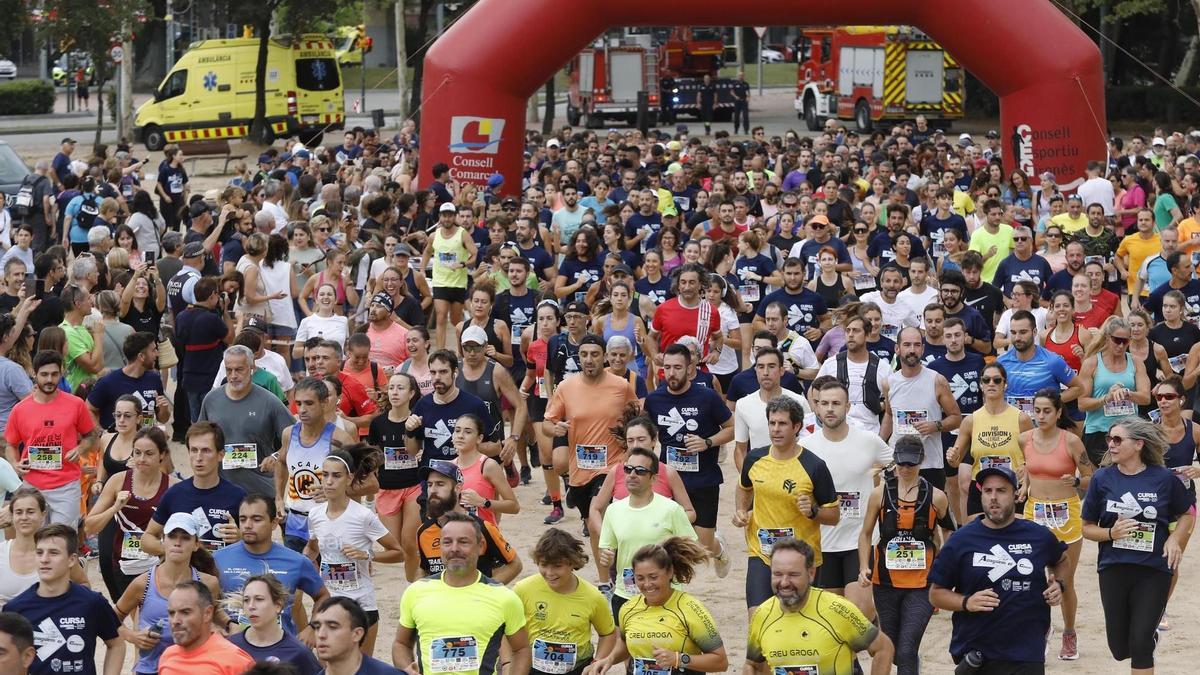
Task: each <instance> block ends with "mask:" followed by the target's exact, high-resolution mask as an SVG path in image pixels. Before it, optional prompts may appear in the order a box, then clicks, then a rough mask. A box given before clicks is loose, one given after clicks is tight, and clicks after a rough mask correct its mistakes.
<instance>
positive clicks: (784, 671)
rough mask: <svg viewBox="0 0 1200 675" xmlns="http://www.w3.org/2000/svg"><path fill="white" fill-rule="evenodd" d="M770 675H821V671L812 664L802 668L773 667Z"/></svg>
mask: <svg viewBox="0 0 1200 675" xmlns="http://www.w3.org/2000/svg"><path fill="white" fill-rule="evenodd" d="M771 675H821V669H820V667H818V666H817V665H816V664H813V663H806V664H804V665H802V666H775V667H774V668H773V669H771Z"/></svg>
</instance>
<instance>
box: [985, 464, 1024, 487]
mask: <svg viewBox="0 0 1200 675" xmlns="http://www.w3.org/2000/svg"><path fill="white" fill-rule="evenodd" d="M988 476H1001V477H1003V478H1004V480H1006V481H1008V482H1010V483H1012V486H1013V489H1019V488H1020V487H1021V486H1020V483H1019V482H1018V481H1017V474H1015V473H1013V470H1012V469H1010V468H1008V467H1007V466H989V467H986V468H983V469H980V470H979V473H977V474H975V483H976V484H977V485H983V481H984V479H986V478H987V477H988Z"/></svg>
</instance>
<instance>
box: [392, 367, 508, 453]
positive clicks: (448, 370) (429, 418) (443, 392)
mask: <svg viewBox="0 0 1200 675" xmlns="http://www.w3.org/2000/svg"><path fill="white" fill-rule="evenodd" d="M457 376H458V356H456V355H455V354H454V352H450V351H447V350H445V349H439V350H438V351H436V352H434V353H433V354H430V356H429V378H430V379H431V380H432V381H433V391H431V392H430V393H428V394H426V395H425V396H422V397H421V399H420V400H419V401H417V403H416V405H414V406H413V407H412V414H411V415H409V417H408V420H407V421H405V423H404V428H405V429H407V430H408V442H407V445H408V453H409V454H410V455H412V456H413V457H418V456H419V457H420V458H421V465H422V466H423V467H424V466H428V465H429V462H430V461H432V460H435V459H454V457H455V456H456V455H457V453H456V452H455V450H454V444H453V443H451V441H450V437H451V435H453V432H454V423H455V422H456V421H457V420H458V418H459V416H460V415H465V414H467V413H472V414H474V415H477V416H478V417H479V419H481V420H483V422H484V427H485V428H484V429H483V430H482V431H483V434H484V437H485V440H486V441H488V442H484V443H480V451H481V452H483V454H485V455H487V456H489V457H494V456H496V455H497V454H499V452H500V444H499V443H497V442H495V441H497V440H498V439H497V438H495V435H496V433H497V429H498V428H500V425H497V423H496V420H494V419H493V418H492V416H491V414H489V413H488V409H487V404H485V403H484V402H483V401H482V400H480V398H479V397H478V396H475V395H474V394H470V393H468V392H465V391H463V390H462V389H459V388H458V385H456V384H455V382H456V379H457ZM499 433H503V432H502V431H500V432H499Z"/></svg>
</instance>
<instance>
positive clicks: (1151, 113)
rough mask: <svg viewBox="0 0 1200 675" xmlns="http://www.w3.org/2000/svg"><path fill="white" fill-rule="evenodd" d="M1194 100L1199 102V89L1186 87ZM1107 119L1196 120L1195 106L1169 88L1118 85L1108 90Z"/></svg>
mask: <svg viewBox="0 0 1200 675" xmlns="http://www.w3.org/2000/svg"><path fill="white" fill-rule="evenodd" d="M1183 91H1184V92H1185V93H1186V94H1187V95H1188V96H1191V97H1192V98H1193V99H1200V87H1183ZM1105 104H1106V106H1105V107H1106V110H1107V113H1108V119H1110V120H1113V119H1121V120H1138V121H1142V120H1154V121H1155V123H1158V124H1162V123H1167V124H1178V123H1179V122H1182V121H1185V120H1192V119H1194V115H1195V107H1196V106H1195V104H1194V103H1192V102H1191V101H1189V100H1187V99H1186V98H1184V97H1183V96H1182V95H1181V94H1180V93H1179V92H1177V91H1175V90H1174V89H1171V88H1169V87H1157V86H1156V87H1144V86H1118V87H1107V88H1106V89H1105Z"/></svg>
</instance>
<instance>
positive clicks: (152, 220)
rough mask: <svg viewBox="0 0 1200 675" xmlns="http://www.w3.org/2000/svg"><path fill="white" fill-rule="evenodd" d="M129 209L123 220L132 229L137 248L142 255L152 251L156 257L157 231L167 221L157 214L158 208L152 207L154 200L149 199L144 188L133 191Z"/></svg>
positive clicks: (162, 227)
mask: <svg viewBox="0 0 1200 675" xmlns="http://www.w3.org/2000/svg"><path fill="white" fill-rule="evenodd" d="M129 210H130V212H131V213H130V216H129V220H127V221H125V224H126V225H128V226H129V229H131V230H133V236H134V238H135V239H136V240H137V248H138V250H139V251H141V252H142V255H146V254H147V253H153V254H154V256H155V257H158V254H159V245H158V240H159V233H160V232H162V231H163V230H164V229H166V227H167V222H166V221H165V220H163V217H162V216H161V215H159V213H158V209H156V208H154V200H153V199H151V197H150V193H149V192H147V191H145V190H138V191H137V192H135V193H134V195H133V202H132V203H130V205H129Z"/></svg>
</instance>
